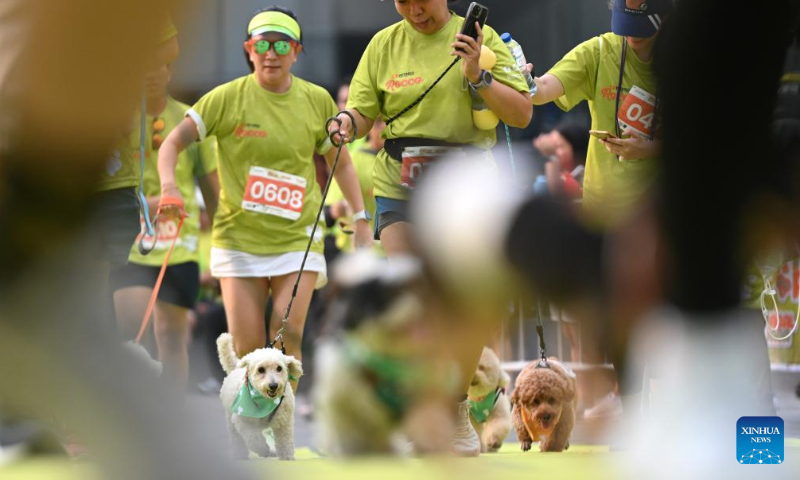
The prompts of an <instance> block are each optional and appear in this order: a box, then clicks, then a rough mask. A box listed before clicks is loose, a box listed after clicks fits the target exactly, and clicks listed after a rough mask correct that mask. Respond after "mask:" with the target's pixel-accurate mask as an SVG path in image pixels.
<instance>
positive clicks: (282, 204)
mask: <svg viewBox="0 0 800 480" xmlns="http://www.w3.org/2000/svg"><path fill="white" fill-rule="evenodd" d="M306 183H307V182H306V179H305V178H303V177H300V176H297V175H292V174H290V173H285V172H281V171H279V170H272V169H270V168H263V167H251V168H250V175H249V177H248V179H247V186H246V187H245V189H244V196H243V198H242V208H243V209H245V210H249V211H251V212H257V213H263V214H266V215H274V216H276V217H281V218H286V219H289V220H297V219H298V218H300V216H301V215H302V214H303V202H304V201H305V196H306Z"/></svg>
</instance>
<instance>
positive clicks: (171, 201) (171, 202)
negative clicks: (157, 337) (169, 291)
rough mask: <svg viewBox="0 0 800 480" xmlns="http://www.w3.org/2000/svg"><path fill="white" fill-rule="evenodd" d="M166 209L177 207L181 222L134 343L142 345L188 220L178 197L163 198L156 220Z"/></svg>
mask: <svg viewBox="0 0 800 480" xmlns="http://www.w3.org/2000/svg"><path fill="white" fill-rule="evenodd" d="M165 207H176V208H177V209H178V210H179V211H180V221H179V222H178V229H177V231H176V232H175V238H173V239H172V245H170V247H169V250H168V251H167V256H166V257H164V263H163V264H162V265H161V271H159V272H158V279H157V280H156V285H155V286H154V287H153V293H152V294H150V301H149V302H148V303H147V310H145V313H144V318H143V319H142V326H141V327H140V328H139V334H138V335H136V340H135V341H134V343H137V344H138V343H141V341H142V337H143V336H144V332H146V331H147V325H148V324H149V323H150V317H151V316H152V315H153V309H154V308H155V306H156V300H157V299H158V291H159V290H161V282H162V281H163V280H164V274H165V273H166V271H167V266H168V265H169V257H170V256H171V255H172V250H173V249H174V248H175V243H176V242H177V241H178V236H179V235H180V233H181V227H183V221H184V220H185V219H186V210H185V209H184V204H183V200H182V199H180V198H177V197H163V198H162V199H161V202H160V203H159V204H158V213H157V215H156V219H157V218H158V217H159V216H160V215H161V212H162V210H164V208H165ZM157 225H158V223H157V222H156V230H155V232H154V234H153V248H155V244H156V242H157V241H158V237H157V235H158V227H157ZM151 250H152V248H151Z"/></svg>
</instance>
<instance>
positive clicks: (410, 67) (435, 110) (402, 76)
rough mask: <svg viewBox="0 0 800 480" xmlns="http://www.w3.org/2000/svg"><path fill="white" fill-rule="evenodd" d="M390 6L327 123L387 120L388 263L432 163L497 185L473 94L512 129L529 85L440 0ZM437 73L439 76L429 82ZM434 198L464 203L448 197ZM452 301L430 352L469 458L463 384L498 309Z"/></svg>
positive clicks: (405, 237)
mask: <svg viewBox="0 0 800 480" xmlns="http://www.w3.org/2000/svg"><path fill="white" fill-rule="evenodd" d="M395 9H396V10H397V13H398V14H399V15H400V16H401V17H403V19H402V20H401V21H400V22H398V23H395V24H394V25H392V26H390V27H387V28H385V29H383V30H381V31H380V32H378V33H377V34H376V35H375V36H374V37H373V39H372V40H371V41H370V44H369V45H368V46H367V49H366V51H365V52H364V54H363V56H362V57H361V60H360V62H359V65H358V68H357V70H356V73H355V75H354V76H353V81H352V83H351V84H350V92H349V99H348V101H347V109H346V110H345V111H343V112H340V113H339V116H338V118H339V120H340V121H341V124H340V125H338V126H337V125H332V126H331V127H330V130H331V131H336V128H337V127H338V134H339V135H340V136H341V137H342V138H345V139H346V140H351V139H354V138H357V137H362V136H364V135H366V134H367V132H369V131H370V129H371V128H372V125H373V122H374V120H375V119H376V118H377V117H378V116H380V117H382V118H384V119H385V121H386V128H385V129H384V131H383V137H384V138H385V139H386V142H385V144H384V147H383V149H382V150H381V151H380V153H378V155H377V158H376V161H375V169H374V173H373V177H374V178H373V180H374V188H375V201H376V205H377V207H376V208H377V211H376V218H375V237H376V238H377V239H380V241H381V244H382V246H383V248H384V249H385V251H386V254H387V255H388V256H389V258H390V262H391V261H394V259H396V258H399V257H402V256H405V255H414V254H416V253H417V252H416V250H417V245H415V244H414V238H413V237H414V226H413V224H412V222H411V221H410V218H409V213H408V209H409V199H410V198H413V197H414V196H415V193H414V188H415V187H416V186H417V185H418V184H420V183H424V181H425V176H426V175H427V174H426V173H424V172H426V171H427V168H428V167H429V166H430V165H432V164H434V163H436V162H438V161H439V160H438V159H440V158H442V157H446V156H448V155H457V156H460V157H461V158H463V159H465V160H468V161H469V162H474V163H477V164H480V165H481V166H483V167H484V170H485V173H486V175H485V177H484V178H485V180H486V183H488V184H491V183H497V178H496V176H497V175H496V171H495V166H494V160H493V159H492V157H491V150H490V148H491V147H492V146H493V145H494V144H495V143H496V141H497V139H496V132H495V130H494V128H490V129H481V128H479V127H478V126H477V125H476V122H475V121H474V119H473V113H472V104H473V100H472V97H473V95H474V96H475V97H476V98H478V99H481V101H482V102H485V104H486V105H487V106H488V108H489V109H491V110H492V111H493V112H494V114H495V115H496V116H497V117H498V118H499V119H501V120H503V121H504V122H505V123H507V124H508V125H509V126H514V127H525V126H527V125H528V123H529V122H530V120H531V115H532V106H531V103H530V96H529V95H530V94H529V91H528V85H527V83H526V82H525V80H524V79H523V78H522V75H521V74H519V73H518V70H517V68H516V64H515V63H514V59H513V57H512V56H511V54H510V53H509V51H508V48H506V46H505V44H504V43H503V41H502V40H501V39H500V36H499V35H498V34H497V32H496V31H495V30H494V29H492V28H491V27H490V26H488V25H486V26H484V27H483V28H480V26H479V25H478V22H476V26H477V28H476V30H475V31H476V32H477V38H472V37H469V36H467V35H462V34H460V33H459V32H460V31H461V28H462V24H463V23H464V18H463V17H460V16H459V15H456V14H455V13H454V12H452V11H451V10H449V9H448V2H447V0H395ZM484 45H485V46H486V47H487V48H488V49H490V50H492V51H493V52H494V54H495V56H496V57H497V61H496V64H495V65H494V66H493V67H491V68H489V67H487V69H482V68H481V61H480V59H481V50H482V46H484ZM455 57H460V60H459V59H458V58H455ZM457 62H460V65H458V66H457V67H456V68H450V67H454V66H456V65H457ZM512 72H513V73H512ZM437 78H440V82H439V83H438V84H436V85H435V87H433V88H430V87H431V86H432V85H433V84H434V82H435V81H436V79H437ZM465 84H468V85H469V88H465ZM426 93H427V95H425V94H426ZM423 95H424V96H423ZM436 201H438V202H446V204H447V205H448V206H449V207H450V209H451V210H460V209H461V207H460V206H458V205H454V204H452V203H451V202H449V201H448V200H446V199H438V198H437V199H436ZM450 214H451V212H448V215H450ZM476 218H477V217H476ZM449 300H452V299H451V298H446V296H445V297H443V301H442V302H441V304H440V305H438V306H437V308H436V310H437V311H436V312H433V311H432V312H430V317H431V319H432V323H435V324H436V325H438V326H439V328H438V329H437V331H436V335H441V337H440V339H439V340H440V341H438V342H436V344H437V349H438V350H440V351H443V352H447V354H448V355H450V356H452V357H454V358H455V359H456V361H457V363H458V365H459V378H460V383H461V388H460V389H459V390H460V391H459V393H458V395H459V398H458V399H457V402H458V403H457V412H456V413H457V418H458V422H457V428H456V432H455V435H454V438H453V442H452V445H451V448H450V450H451V452H452V453H454V454H456V455H462V456H475V455H478V454H479V453H480V441H479V438H478V435H477V434H476V433H475V429H474V428H473V427H472V425H471V424H470V422H469V403H468V401H467V398H466V397H467V389H468V388H469V384H470V381H471V379H472V375H473V373H474V371H475V368H476V367H477V365H478V361H479V359H480V356H481V352H482V350H483V345H484V344H485V342H486V341H487V338H488V337H489V336H491V335H492V333H493V332H494V330H495V329H496V326H497V322H498V320H499V318H500V315H501V313H500V312H501V311H502V309H496V308H494V307H493V308H489V309H485V310H478V309H473V308H471V306H468V305H464V304H461V303H460V302H450V301H449ZM440 316H441V317H440ZM454 403H455V402H454Z"/></svg>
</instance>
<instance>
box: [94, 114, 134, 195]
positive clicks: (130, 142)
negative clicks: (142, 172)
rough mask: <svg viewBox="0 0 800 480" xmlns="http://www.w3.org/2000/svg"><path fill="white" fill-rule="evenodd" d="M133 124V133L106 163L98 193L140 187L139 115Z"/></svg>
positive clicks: (117, 146) (122, 141) (124, 139)
mask: <svg viewBox="0 0 800 480" xmlns="http://www.w3.org/2000/svg"><path fill="white" fill-rule="evenodd" d="M132 124H133V129H132V131H131V133H130V134H128V135H126V136H125V137H123V138H122V139H121V140H120V141H119V142H118V143H117V145H116V147H115V148H114V151H113V152H111V154H110V156H109V158H108V160H107V161H106V165H105V168H104V169H103V171H102V172H101V173H100V178H99V179H98V182H97V191H99V192H105V191H108V190H115V189H117V188H130V187H136V186H138V185H139V169H140V166H139V162H138V160H137V159H138V158H139V157H138V153H139V143H140V139H139V132H140V131H141V130H140V119H139V116H138V114H137V116H136V120H135V121H132ZM145 143H146V142H145Z"/></svg>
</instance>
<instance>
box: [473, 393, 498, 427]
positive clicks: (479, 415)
mask: <svg viewBox="0 0 800 480" xmlns="http://www.w3.org/2000/svg"><path fill="white" fill-rule="evenodd" d="M501 393H503V389H502V388H500V387H498V388H497V390H495V391H494V393H493V394H491V393H490V394H489V395H486V396H485V397H483V399H481V400H470V401H469V416H470V417H472V419H473V420H475V422H476V423H485V422H486V420H487V419H488V418H489V415H490V414H491V413H492V409H494V405H495V404H496V403H497V399H498V398H500V394H501Z"/></svg>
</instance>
